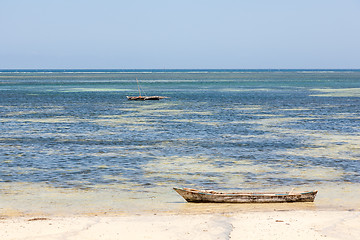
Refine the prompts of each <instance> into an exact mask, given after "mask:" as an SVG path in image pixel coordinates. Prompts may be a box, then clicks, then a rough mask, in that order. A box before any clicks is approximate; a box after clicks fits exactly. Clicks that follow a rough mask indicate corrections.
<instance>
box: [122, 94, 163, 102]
mask: <svg viewBox="0 0 360 240" xmlns="http://www.w3.org/2000/svg"><path fill="white" fill-rule="evenodd" d="M126 97H127V99H128V100H136V101H145V100H160V99H164V98H167V97H162V96H141V95H140V96H138V97H129V96H126Z"/></svg>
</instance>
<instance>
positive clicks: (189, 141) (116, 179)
mask: <svg viewBox="0 0 360 240" xmlns="http://www.w3.org/2000/svg"><path fill="white" fill-rule="evenodd" d="M136 79H138V82H139V85H138V84H137V80H136ZM139 89H140V91H141V94H142V95H147V96H153V95H155V96H166V97H168V98H165V99H161V100H159V101H129V100H127V97H126V96H138V95H139ZM173 187H190V188H196V189H213V190H220V191H226V192H237V191H250V192H257V191H263V192H271V191H290V190H291V189H292V188H294V191H308V190H318V191H319V192H318V196H317V197H316V200H315V202H314V203H292V204H270V205H268V204H240V205H239V204H195V203H186V202H185V201H184V199H182V198H181V197H180V196H179V195H178V194H177V193H176V192H175V191H174V190H173V189H172V188H173ZM359 199H360V70H327V69H322V70H313V69H310V70H309V69H296V70H292V69H290V70H275V69H271V70H267V69H262V70H254V69H226V70H224V69H218V70H215V69H185V70H179V69H177V70H171V69H170V70H168V69H162V70H160V69H142V70H140V69H134V70H109V69H106V70H103V69H89V70H82V69H81V70H74V69H56V70H26V69H25V70H0V216H23V215H34V214H55V215H56V214H57V215H59V214H64V215H67V214H90V215H98V214H127V213H159V212H163V213H166V212H172V213H174V212H175V213H179V212H185V213H189V212H213V211H215V212H216V211H218V212H234V211H249V210H255V211H256V210H264V209H272V210H273V209H288V210H289V209H320V210H321V209H347V210H359V209H360V200H359Z"/></svg>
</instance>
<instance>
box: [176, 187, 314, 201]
mask: <svg viewBox="0 0 360 240" xmlns="http://www.w3.org/2000/svg"><path fill="white" fill-rule="evenodd" d="M174 190H175V191H176V192H177V193H178V194H180V195H181V196H182V197H183V198H184V199H185V200H186V201H188V202H194V203H289V202H314V200H315V196H316V194H317V191H310V192H293V190H291V191H290V192H269V193H261V192H259V193H256V192H235V193H226V192H216V191H212V190H197V189H191V188H174Z"/></svg>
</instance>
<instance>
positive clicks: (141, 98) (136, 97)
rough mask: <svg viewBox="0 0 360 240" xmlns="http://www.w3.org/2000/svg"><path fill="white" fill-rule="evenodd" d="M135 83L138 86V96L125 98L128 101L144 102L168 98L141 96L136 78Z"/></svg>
mask: <svg viewBox="0 0 360 240" xmlns="http://www.w3.org/2000/svg"><path fill="white" fill-rule="evenodd" d="M136 82H137V85H138V90H139V96H135V97H129V96H126V97H127V99H128V100H136V101H145V100H160V99H164V98H168V97H162V96H141V90H140V84H139V80H138V79H137V78H136Z"/></svg>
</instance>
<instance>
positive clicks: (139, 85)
mask: <svg viewBox="0 0 360 240" xmlns="http://www.w3.org/2000/svg"><path fill="white" fill-rule="evenodd" d="M136 82H137V85H138V90H139V97H141V91H140V85H139V80H138V79H137V78H136Z"/></svg>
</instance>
